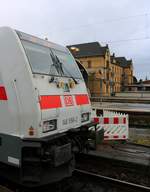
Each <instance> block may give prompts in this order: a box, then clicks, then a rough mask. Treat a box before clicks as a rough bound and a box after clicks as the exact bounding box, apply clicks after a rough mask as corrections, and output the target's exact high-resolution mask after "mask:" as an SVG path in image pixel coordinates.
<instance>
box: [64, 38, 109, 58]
mask: <svg viewBox="0 0 150 192" xmlns="http://www.w3.org/2000/svg"><path fill="white" fill-rule="evenodd" d="M67 48H68V49H69V50H70V51H71V53H72V54H73V55H74V57H75V58H81V57H93V56H104V55H105V53H106V51H107V50H108V45H106V46H101V45H100V43H99V42H91V43H83V44H75V45H68V46H67ZM73 49H77V51H76V50H73Z"/></svg>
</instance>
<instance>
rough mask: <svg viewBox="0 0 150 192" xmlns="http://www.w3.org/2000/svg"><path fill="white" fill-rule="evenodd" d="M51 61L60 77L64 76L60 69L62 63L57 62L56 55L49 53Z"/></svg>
mask: <svg viewBox="0 0 150 192" xmlns="http://www.w3.org/2000/svg"><path fill="white" fill-rule="evenodd" d="M50 55H51V58H52V61H53V65H51V67H52V66H54V67H55V69H56V71H57V73H58V74H60V75H61V76H63V75H64V71H63V68H62V63H61V62H60V61H59V59H58V57H57V56H56V55H54V54H53V53H50ZM51 67H50V72H51Z"/></svg>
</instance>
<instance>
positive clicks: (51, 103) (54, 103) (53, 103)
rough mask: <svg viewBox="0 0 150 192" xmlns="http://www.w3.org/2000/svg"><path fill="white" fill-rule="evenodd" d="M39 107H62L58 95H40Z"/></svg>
mask: <svg viewBox="0 0 150 192" xmlns="http://www.w3.org/2000/svg"><path fill="white" fill-rule="evenodd" d="M40 107H41V109H52V108H60V107H62V104H61V99H60V95H42V96H40Z"/></svg>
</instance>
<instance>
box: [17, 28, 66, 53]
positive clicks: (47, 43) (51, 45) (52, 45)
mask: <svg viewBox="0 0 150 192" xmlns="http://www.w3.org/2000/svg"><path fill="white" fill-rule="evenodd" d="M15 31H16V33H17V34H18V36H19V38H20V39H22V40H26V41H30V42H33V43H36V44H39V45H43V46H45V47H49V48H53V49H57V50H59V51H64V52H66V51H67V49H66V47H63V46H61V45H58V44H56V43H53V42H50V41H47V40H44V39H41V38H39V37H36V36H33V35H29V34H27V33H24V32H21V31H18V30H15Z"/></svg>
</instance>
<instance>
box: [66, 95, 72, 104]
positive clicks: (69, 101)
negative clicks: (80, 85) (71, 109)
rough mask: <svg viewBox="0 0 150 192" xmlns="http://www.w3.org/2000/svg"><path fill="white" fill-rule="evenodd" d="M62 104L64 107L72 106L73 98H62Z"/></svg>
mask: <svg viewBox="0 0 150 192" xmlns="http://www.w3.org/2000/svg"><path fill="white" fill-rule="evenodd" d="M64 102H65V105H66V106H73V98H72V96H71V95H66V96H64Z"/></svg>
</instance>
